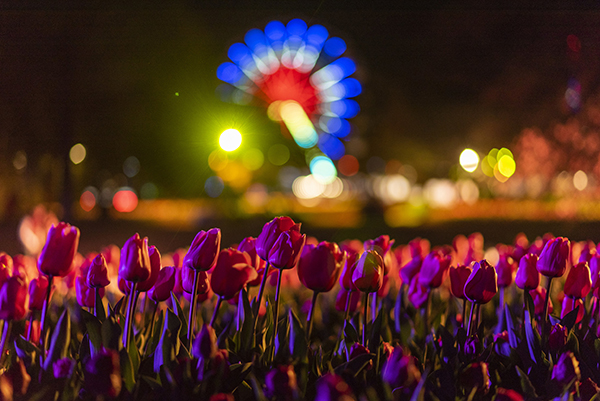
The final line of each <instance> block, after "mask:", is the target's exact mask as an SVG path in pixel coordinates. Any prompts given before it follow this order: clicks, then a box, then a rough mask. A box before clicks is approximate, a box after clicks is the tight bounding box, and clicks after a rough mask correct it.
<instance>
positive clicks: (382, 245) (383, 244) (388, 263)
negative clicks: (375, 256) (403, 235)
mask: <svg viewBox="0 0 600 401" xmlns="http://www.w3.org/2000/svg"><path fill="white" fill-rule="evenodd" d="M394 242H395V240H391V241H390V236H389V235H380V236H379V237H377V238H375V239H369V240H366V241H365V243H364V248H365V251H368V250H373V251H377V253H379V255H381V257H382V258H383V275H384V276H385V275H387V274H388V272H389V271H390V269H392V264H393V262H394V261H393V259H392V258H390V257H389V256H388V255H390V256H392V255H391V252H389V251H390V250H391V249H392V246H393V245H394Z"/></svg>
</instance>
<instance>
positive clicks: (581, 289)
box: [564, 262, 592, 298]
mask: <svg viewBox="0 0 600 401" xmlns="http://www.w3.org/2000/svg"><path fill="white" fill-rule="evenodd" d="M591 288H592V279H591V277H590V268H589V267H588V264H587V262H581V263H577V264H576V265H574V266H573V267H571V269H570V270H569V274H567V279H566V280H565V288H564V291H565V295H566V296H568V297H571V298H585V297H586V296H587V294H588V293H589V292H590V289H591Z"/></svg>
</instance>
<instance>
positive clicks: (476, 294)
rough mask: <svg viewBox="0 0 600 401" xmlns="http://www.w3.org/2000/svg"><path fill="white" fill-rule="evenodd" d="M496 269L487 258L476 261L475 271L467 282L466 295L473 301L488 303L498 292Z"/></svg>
mask: <svg viewBox="0 0 600 401" xmlns="http://www.w3.org/2000/svg"><path fill="white" fill-rule="evenodd" d="M497 277H498V276H497V274H496V269H494V267H493V266H492V265H490V264H489V263H488V262H487V260H485V259H483V260H482V261H481V262H475V264H474V265H473V271H472V272H471V274H470V275H469V278H468V279H467V282H466V283H465V288H464V292H465V296H466V297H467V298H468V299H469V301H471V302H475V303H479V304H486V303H488V302H490V301H491V300H492V298H493V297H494V295H496V293H497V292H498V284H497Z"/></svg>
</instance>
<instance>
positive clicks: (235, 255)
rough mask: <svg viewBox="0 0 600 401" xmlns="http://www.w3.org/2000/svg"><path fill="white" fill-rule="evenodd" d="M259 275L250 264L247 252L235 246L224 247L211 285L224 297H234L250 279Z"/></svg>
mask: <svg viewBox="0 0 600 401" xmlns="http://www.w3.org/2000/svg"><path fill="white" fill-rule="evenodd" d="M257 276H258V273H256V270H254V269H253V268H252V266H250V257H249V256H248V254H247V253H245V252H241V251H238V250H237V249H234V248H227V249H223V250H222V251H221V253H219V258H218V259H217V265H216V266H215V269H214V270H213V272H212V275H211V277H210V287H211V288H212V290H213V291H214V292H215V294H217V295H219V296H221V297H223V298H224V299H231V298H233V297H234V296H235V295H236V294H237V293H238V292H239V291H240V290H241V289H242V288H244V286H245V285H246V283H247V282H248V281H250V280H254V279H255V278H256V277H257Z"/></svg>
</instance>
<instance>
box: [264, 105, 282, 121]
mask: <svg viewBox="0 0 600 401" xmlns="http://www.w3.org/2000/svg"><path fill="white" fill-rule="evenodd" d="M267 116H268V117H269V118H270V119H271V120H273V121H277V122H279V121H281V100H275V101H274V102H273V103H271V104H270V105H269V107H267Z"/></svg>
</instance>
